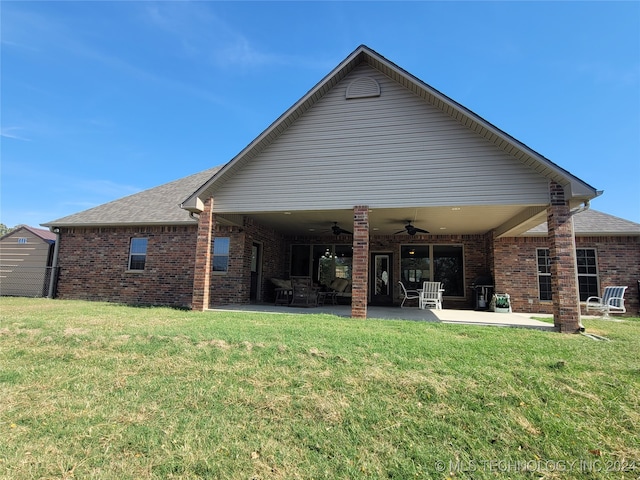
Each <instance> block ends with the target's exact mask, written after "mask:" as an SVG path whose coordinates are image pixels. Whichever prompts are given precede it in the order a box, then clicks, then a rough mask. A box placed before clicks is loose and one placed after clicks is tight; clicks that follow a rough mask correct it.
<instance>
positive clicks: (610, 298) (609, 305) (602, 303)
mask: <svg viewBox="0 0 640 480" xmlns="http://www.w3.org/2000/svg"><path fill="white" fill-rule="evenodd" d="M626 289H627V287H604V292H602V297H589V298H587V313H588V312H589V310H597V311H599V312H602V313H604V316H605V317H608V316H609V314H610V313H625V312H626V311H627V309H626V308H625V306H624V292H625V290H626Z"/></svg>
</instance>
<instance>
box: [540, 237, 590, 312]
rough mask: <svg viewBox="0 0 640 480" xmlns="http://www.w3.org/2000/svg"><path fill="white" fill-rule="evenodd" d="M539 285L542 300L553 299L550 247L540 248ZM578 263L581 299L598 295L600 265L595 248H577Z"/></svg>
mask: <svg viewBox="0 0 640 480" xmlns="http://www.w3.org/2000/svg"><path fill="white" fill-rule="evenodd" d="M537 255H538V285H539V287H540V300H551V258H550V256H549V249H547V248H539V249H538V253H537ZM576 263H577V266H578V291H579V293H580V301H582V302H584V301H586V300H587V298H589V297H591V296H598V291H599V289H598V266H597V261H596V251H595V249H593V248H577V249H576Z"/></svg>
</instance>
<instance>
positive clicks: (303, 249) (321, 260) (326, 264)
mask: <svg viewBox="0 0 640 480" xmlns="http://www.w3.org/2000/svg"><path fill="white" fill-rule="evenodd" d="M352 263H353V248H352V247H351V245H321V244H317V245H292V246H291V275H292V276H302V277H311V278H313V279H314V280H316V281H317V282H318V283H319V284H320V285H329V284H330V283H331V282H332V281H333V280H334V279H335V278H349V279H350V278H351V268H352Z"/></svg>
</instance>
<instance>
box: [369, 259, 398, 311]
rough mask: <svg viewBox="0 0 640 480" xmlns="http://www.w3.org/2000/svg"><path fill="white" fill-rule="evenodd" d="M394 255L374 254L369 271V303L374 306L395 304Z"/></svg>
mask: <svg viewBox="0 0 640 480" xmlns="http://www.w3.org/2000/svg"><path fill="white" fill-rule="evenodd" d="M392 265H393V255H392V254H391V253H372V254H371V263H370V266H369V271H370V272H371V275H370V279H369V301H370V303H371V304H372V305H392V304H393V282H392V279H393V275H392V273H393V272H392V270H391V269H392Z"/></svg>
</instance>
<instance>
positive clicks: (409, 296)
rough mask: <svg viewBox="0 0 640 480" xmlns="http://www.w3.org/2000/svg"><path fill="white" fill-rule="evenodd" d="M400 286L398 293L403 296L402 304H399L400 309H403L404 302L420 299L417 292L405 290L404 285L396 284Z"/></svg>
mask: <svg viewBox="0 0 640 480" xmlns="http://www.w3.org/2000/svg"><path fill="white" fill-rule="evenodd" d="M398 284H399V285H400V293H401V294H402V295H403V296H404V298H403V299H402V303H401V304H400V308H402V307H404V302H406V301H407V300H415V299H419V298H420V292H419V291H418V290H407V287H405V286H404V283H402V282H398Z"/></svg>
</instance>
